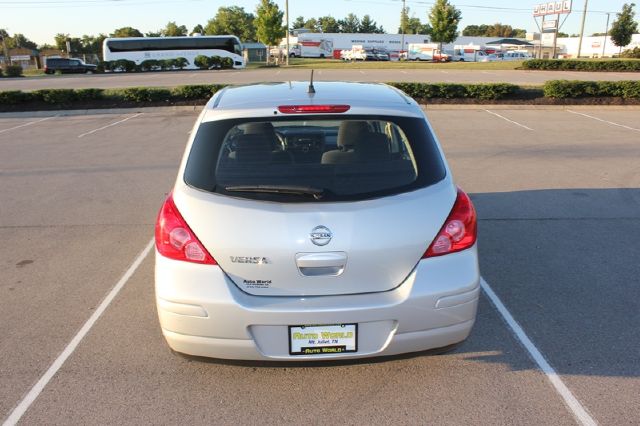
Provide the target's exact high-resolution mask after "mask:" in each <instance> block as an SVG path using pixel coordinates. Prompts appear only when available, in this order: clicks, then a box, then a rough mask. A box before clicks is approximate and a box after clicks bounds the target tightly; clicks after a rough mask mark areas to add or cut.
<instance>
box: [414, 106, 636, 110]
mask: <svg viewBox="0 0 640 426" xmlns="http://www.w3.org/2000/svg"><path fill="white" fill-rule="evenodd" d="M420 107H421V108H422V109H423V110H425V111H429V110H473V109H482V110H484V109H491V110H564V109H582V110H594V109H603V108H606V109H607V110H610V111H623V110H631V111H633V110H638V111H640V105H523V104H457V105H456V104H420Z"/></svg>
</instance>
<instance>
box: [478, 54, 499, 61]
mask: <svg viewBox="0 0 640 426" xmlns="http://www.w3.org/2000/svg"><path fill="white" fill-rule="evenodd" d="M496 61H502V57H501V56H500V55H499V54H497V53H490V54H488V55H485V56H483V57H482V58H481V59H479V60H478V62H496Z"/></svg>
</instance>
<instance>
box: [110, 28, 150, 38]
mask: <svg viewBox="0 0 640 426" xmlns="http://www.w3.org/2000/svg"><path fill="white" fill-rule="evenodd" d="M111 37H144V34H142V33H141V32H140V30H138V29H136V28H132V27H122V28H118V29H116V30H115V31H114V32H113V33H112V34H111Z"/></svg>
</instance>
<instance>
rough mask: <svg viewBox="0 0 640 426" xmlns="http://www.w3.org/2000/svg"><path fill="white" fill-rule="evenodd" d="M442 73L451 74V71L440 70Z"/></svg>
mask: <svg viewBox="0 0 640 426" xmlns="http://www.w3.org/2000/svg"><path fill="white" fill-rule="evenodd" d="M440 72H441V73H442V74H449V71H444V70H440Z"/></svg>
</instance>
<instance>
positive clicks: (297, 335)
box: [289, 324, 358, 355]
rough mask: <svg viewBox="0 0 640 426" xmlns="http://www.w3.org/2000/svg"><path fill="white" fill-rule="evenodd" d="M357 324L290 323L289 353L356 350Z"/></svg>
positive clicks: (323, 352) (332, 352) (317, 353)
mask: <svg viewBox="0 0 640 426" xmlns="http://www.w3.org/2000/svg"><path fill="white" fill-rule="evenodd" d="M357 334H358V324H335V325H290V326H289V354H290V355H327V354H342V353H346V352H356V351H357V350H358V337H357Z"/></svg>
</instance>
